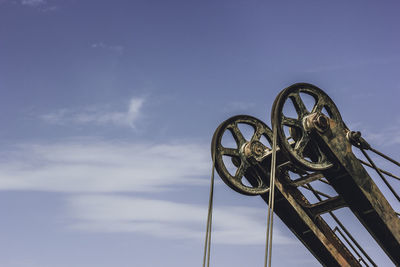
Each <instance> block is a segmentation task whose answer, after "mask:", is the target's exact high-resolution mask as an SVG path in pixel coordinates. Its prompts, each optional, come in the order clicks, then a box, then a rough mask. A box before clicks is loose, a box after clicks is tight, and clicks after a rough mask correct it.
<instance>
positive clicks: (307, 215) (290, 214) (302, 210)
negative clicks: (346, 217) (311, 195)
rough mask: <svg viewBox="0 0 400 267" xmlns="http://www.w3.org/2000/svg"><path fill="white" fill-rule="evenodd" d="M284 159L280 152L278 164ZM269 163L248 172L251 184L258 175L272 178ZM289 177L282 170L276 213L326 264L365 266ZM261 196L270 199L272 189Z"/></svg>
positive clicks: (247, 177)
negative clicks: (269, 192)
mask: <svg viewBox="0 0 400 267" xmlns="http://www.w3.org/2000/svg"><path fill="white" fill-rule="evenodd" d="M283 161H284V158H283V157H281V156H280V155H279V153H278V165H279V164H280V163H282V162H283ZM268 164H270V160H268V159H267V160H266V161H264V162H262V164H259V165H258V166H257V167H254V168H252V169H250V170H249V171H248V172H247V173H246V175H245V177H246V179H247V180H248V181H249V182H250V183H251V184H253V183H254V184H256V183H257V176H258V177H260V176H261V177H262V179H263V180H264V181H265V182H268V181H269V172H267V169H268V168H267V167H263V166H269V165H268ZM288 180H289V177H288V176H287V174H285V172H284V171H279V170H278V172H277V177H276V182H275V184H276V188H277V189H278V190H276V191H275V209H274V211H275V214H277V215H278V216H279V218H280V219H281V220H282V221H283V222H284V223H285V224H286V226H287V227H288V228H289V229H290V230H291V231H292V232H293V233H294V234H295V235H296V236H297V238H298V239H299V240H300V241H301V242H302V243H303V244H304V246H305V247H307V249H308V250H309V251H310V252H311V253H312V254H313V255H314V257H315V258H316V259H317V260H318V261H319V262H320V263H321V264H322V265H323V266H329V267H331V266H361V265H360V263H359V262H358V261H357V260H356V258H355V257H354V256H353V255H352V254H351V253H350V251H349V250H348V249H347V248H346V247H345V245H344V244H343V243H342V242H341V240H340V239H339V238H338V237H337V236H336V234H335V233H334V232H333V231H332V229H331V228H330V227H329V226H328V224H327V223H326V222H325V221H324V220H323V219H322V217H320V216H319V215H317V214H314V213H313V209H312V207H313V205H310V204H309V203H308V201H307V199H306V198H305V197H304V195H303V194H302V193H301V192H300V191H299V190H298V189H297V188H296V187H293V186H291V185H290V183H288ZM261 197H262V198H263V200H264V201H265V202H266V203H268V193H266V194H263V195H261ZM331 204H332V202H331ZM336 204H337V203H336ZM341 204H342V203H341ZM307 205H308V206H307ZM327 205H328V204H323V205H322V206H321V207H319V208H321V210H322V209H325V208H326V206H327ZM317 206H318V205H317ZM317 206H315V207H317ZM323 206H325V207H323ZM316 209H318V208H315V210H316ZM315 210H314V211H315Z"/></svg>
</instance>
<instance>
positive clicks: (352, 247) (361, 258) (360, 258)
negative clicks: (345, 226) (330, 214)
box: [333, 226, 369, 267]
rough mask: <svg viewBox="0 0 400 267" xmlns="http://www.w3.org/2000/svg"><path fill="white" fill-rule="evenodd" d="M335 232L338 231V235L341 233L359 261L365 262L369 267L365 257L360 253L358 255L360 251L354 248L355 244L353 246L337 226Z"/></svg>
mask: <svg viewBox="0 0 400 267" xmlns="http://www.w3.org/2000/svg"><path fill="white" fill-rule="evenodd" d="M333 231H334V232H335V231H337V232H338V233H340V235H341V236H342V237H343V239H344V240H345V241H346V243H347V244H348V245H349V246H350V247H351V249H352V250H353V251H354V252H355V253H356V255H357V256H358V257H359V259H358V260H359V261H360V262H361V261H363V262H364V263H365V265H367V267H369V265H368V263H366V262H365V260H364V259H363V257H362V256H361V255H360V253H358V251H357V250H356V248H355V247H354V246H353V244H351V242H350V241H349V240H348V239H347V237H346V236H345V235H344V234H343V232H342V231H341V230H340V229H339V228H338V227H337V226H336V227H335V228H333Z"/></svg>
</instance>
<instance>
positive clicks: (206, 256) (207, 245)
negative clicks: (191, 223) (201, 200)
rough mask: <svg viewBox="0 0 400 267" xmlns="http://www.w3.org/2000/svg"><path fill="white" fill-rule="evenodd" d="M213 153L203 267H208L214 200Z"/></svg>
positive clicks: (213, 157)
mask: <svg viewBox="0 0 400 267" xmlns="http://www.w3.org/2000/svg"><path fill="white" fill-rule="evenodd" d="M216 153H217V152H216V151H214V153H213V156H212V171H211V183H210V197H209V200H208V214H207V227H206V238H205V241H204V256H203V267H205V266H206V259H207V267H209V266H210V248H211V228H212V211H213V200H214V170H215V154H216Z"/></svg>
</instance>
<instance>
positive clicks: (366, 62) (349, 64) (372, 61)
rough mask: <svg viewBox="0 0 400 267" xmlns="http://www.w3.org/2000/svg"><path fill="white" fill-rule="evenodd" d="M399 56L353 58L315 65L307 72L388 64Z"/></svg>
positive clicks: (396, 60)
mask: <svg viewBox="0 0 400 267" xmlns="http://www.w3.org/2000/svg"><path fill="white" fill-rule="evenodd" d="M399 60H400V59H399V56H398V55H393V56H392V57H389V58H385V57H382V58H369V59H362V60H353V61H344V62H342V63H339V64H335V63H333V64H326V65H324V66H322V65H321V66H315V67H312V68H309V69H306V70H305V71H306V72H310V73H318V72H327V71H337V70H347V69H355V68H360V67H366V66H371V65H386V64H391V63H396V62H398V61H399Z"/></svg>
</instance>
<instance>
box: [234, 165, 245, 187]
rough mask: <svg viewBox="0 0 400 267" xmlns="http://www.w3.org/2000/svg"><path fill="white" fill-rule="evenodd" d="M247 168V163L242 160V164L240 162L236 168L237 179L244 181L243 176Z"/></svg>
mask: <svg viewBox="0 0 400 267" xmlns="http://www.w3.org/2000/svg"><path fill="white" fill-rule="evenodd" d="M246 169H247V166H246V164H245V163H243V162H242V164H240V166H239V168H238V169H237V170H236V173H235V177H234V178H235V180H237V181H239V182H240V183H242V178H243V176H244V173H245V171H246Z"/></svg>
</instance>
